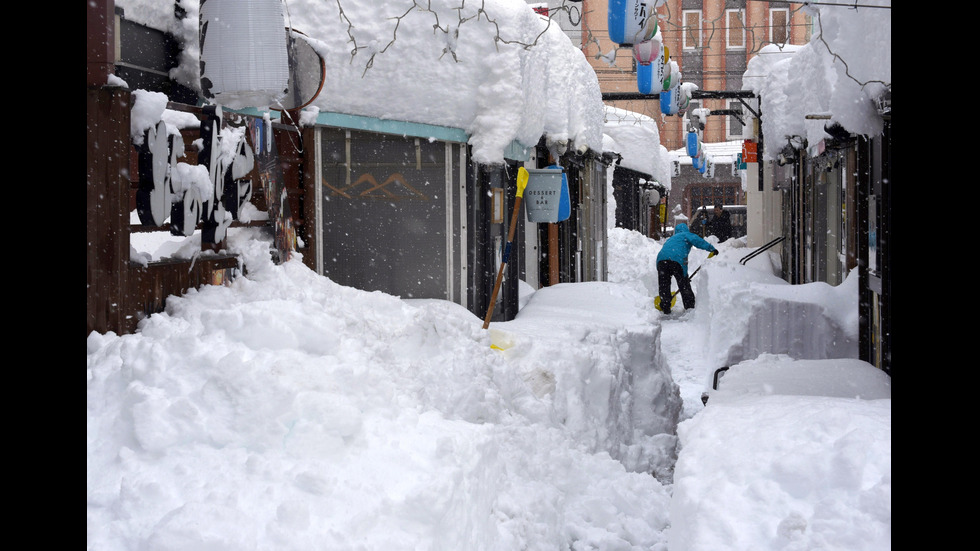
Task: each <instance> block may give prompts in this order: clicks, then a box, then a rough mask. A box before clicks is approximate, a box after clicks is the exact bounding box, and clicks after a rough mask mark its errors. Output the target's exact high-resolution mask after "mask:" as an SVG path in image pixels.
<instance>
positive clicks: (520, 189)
mask: <svg viewBox="0 0 980 551" xmlns="http://www.w3.org/2000/svg"><path fill="white" fill-rule="evenodd" d="M529 175H530V173H529V172H528V171H527V169H526V168H524V167H521V168H519V169H518V170H517V199H516V200H515V201H514V212H513V214H512V215H511V217H510V229H509V230H508V231H507V246H506V247H505V248H504V254H503V256H502V257H501V259H500V269H499V270H497V281H496V282H495V283H494V284H493V293H492V294H491V295H490V306H489V307H487V315H486V317H484V318H483V328H484V329H486V328H488V327H490V318H491V317H493V307H494V305H495V304H496V303H497V292H499V291H500V282H501V281H502V280H503V278H504V268H506V267H507V260H508V259H509V258H510V245H511V242H512V241H514V230H516V229H517V215H518V214H519V213H520V212H521V200H522V199H523V198H524V188H525V187H527V179H528V176H529Z"/></svg>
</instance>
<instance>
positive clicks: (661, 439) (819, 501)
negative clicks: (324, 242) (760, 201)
mask: <svg viewBox="0 0 980 551" xmlns="http://www.w3.org/2000/svg"><path fill="white" fill-rule="evenodd" d="M260 235H261V232H260V231H259V230H255V229H244V228H242V229H235V230H234V231H230V232H229V245H230V247H231V248H232V249H233V250H235V251H238V252H241V253H242V254H243V255H244V256H245V258H246V259H247V266H248V274H249V275H248V277H247V278H239V279H237V280H235V281H234V282H233V283H231V284H230V285H228V286H221V287H210V286H209V287H204V288H202V289H201V290H200V291H192V292H190V293H188V295H187V296H185V297H182V298H171V299H170V300H169V301H168V311H167V313H165V314H156V315H153V316H151V317H150V318H147V319H146V320H144V321H143V322H142V324H141V326H140V332H139V333H137V334H134V335H126V336H117V335H114V334H108V335H100V334H97V333H93V334H92V335H90V336H89V338H88V346H87V348H88V359H87V366H88V368H87V389H88V390H87V392H88V398H87V403H88V415H87V423H88V465H87V469H88V470H87V472H88V480H87V486H88V514H87V516H88V544H89V547H90V548H93V549H96V548H97V549H106V550H117V549H118V550H132V549H188V548H195V547H198V548H201V547H204V548H208V549H268V548H275V549H309V548H317V547H326V548H342V549H366V550H374V549H386V550H388V549H413V550H414V549H433V550H435V549H446V548H450V549H457V548H468V549H485V550H488V551H498V550H500V551H505V550H510V549H522V548H526V549H542V550H545V549H546V550H552V549H556V548H559V549H561V548H578V547H581V548H596V549H620V548H621V549H636V550H640V549H643V550H648V549H654V550H658V551H664V550H665V549H667V547H668V544H669V548H670V549H671V551H695V550H696V551H709V550H712V551H713V550H714V549H717V548H718V546H719V542H728V543H731V542H736V543H737V548H742V549H777V548H778V549H811V548H815V547H819V546H823V547H828V548H847V549H857V550H865V549H866V550H868V551H872V550H878V549H883V548H888V547H889V546H890V542H891V540H890V527H891V508H890V497H891V429H890V419H891V399H890V381H889V380H887V377H885V376H884V375H883V374H882V373H881V372H880V371H878V370H875V369H873V368H871V367H870V366H868V365H867V364H865V363H864V362H859V361H858V360H855V359H853V358H832V359H792V358H790V357H789V356H786V355H780V354H760V356H759V357H758V358H754V359H752V360H747V361H745V362H741V363H738V364H735V365H732V366H731V368H730V369H729V370H728V371H727V372H725V375H724V377H723V378H722V380H721V381H722V386H721V388H720V389H719V391H718V392H714V391H712V393H711V394H710V399H709V401H708V403H707V405H703V404H702V403H701V401H700V396H701V393H702V392H703V391H705V390H706V389H709V388H710V386H709V385H710V375H711V373H712V372H713V371H714V369H715V368H716V367H718V366H717V364H715V363H714V361H713V360H712V356H711V350H712V348H711V347H710V346H707V344H709V343H711V342H712V341H715V342H716V344H717V345H718V349H727V348H728V347H730V346H733V345H736V344H738V343H740V342H742V335H739V334H736V333H737V331H736V330H735V329H733V328H737V327H746V326H747V325H746V324H745V323H743V322H739V321H738V320H739V319H740V318H744V317H749V316H750V315H751V312H754V311H757V310H759V309H760V308H759V307H760V305H768V306H772V305H777V304H778V302H777V301H774V297H777V296H778V295H779V293H780V292H783V291H784V289H782V287H783V286H780V285H778V284H776V283H774V282H773V281H772V280H771V278H770V276H771V273H769V272H768V271H767V269H766V268H768V267H771V266H772V265H773V264H772V263H771V262H769V261H768V260H766V261H761V260H758V259H757V260H754V261H753V262H749V265H748V266H742V265H741V264H739V263H738V259H739V258H740V257H741V256H743V255H744V253H745V248H744V244H742V243H739V241H738V240H730V241H729V242H726V243H722V244H719V245H718V248H719V250H720V251H721V254H720V255H718V256H717V257H715V258H713V259H711V260H710V261H708V262H709V264H707V265H706V267H705V269H703V270H702V271H701V272H700V273H699V274H698V275H697V276H696V277H695V280H696V283H697V284H696V285H695V291H696V292H697V293H698V308H697V309H696V310H695V311H694V312H685V311H683V309H682V308H680V307H679V308H678V312H677V314H676V315H675V316H671V317H669V318H665V317H661V316H660V315H659V314H656V313H653V311H652V310H651V294H650V292H649V291H648V289H647V287H648V285H653V286H654V288H655V287H656V274H655V273H653V274H651V273H650V272H648V271H647V270H648V269H649V267H650V266H653V263H652V258H654V257H655V255H656V253H657V252H658V251H659V244H658V243H657V242H655V241H653V240H649V239H647V238H644V237H642V236H639V235H638V234H636V233H635V232H631V231H627V230H623V229H619V228H612V229H610V232H609V239H610V246H609V262H610V279H611V280H612V279H615V280H616V281H609V282H607V283H589V284H564V285H557V286H553V287H550V288H545V289H542V290H539V291H534V292H527V291H525V293H524V294H525V296H523V297H522V303H523V304H524V306H523V308H522V309H521V311H520V312H519V315H518V317H517V318H516V319H515V320H513V321H510V322H505V323H493V324H491V327H490V329H491V330H490V331H484V330H482V329H481V325H482V324H481V320H479V319H477V318H476V317H475V316H473V315H472V314H471V313H469V312H468V311H466V310H464V309H463V308H461V307H459V306H457V305H455V304H452V303H448V302H446V301H436V300H401V299H398V298H396V297H393V296H390V295H385V294H383V293H379V292H372V293H367V292H363V291H358V290H355V289H351V288H347V287H342V286H339V285H336V284H334V283H332V282H331V281H329V280H328V279H325V278H322V277H319V276H316V275H315V274H313V273H312V272H311V271H309V270H308V269H307V268H306V267H305V266H304V265H302V264H301V263H300V262H298V261H297V260H293V261H290V262H288V263H286V264H284V265H282V266H273V265H272V263H271V260H270V259H269V252H268V248H269V243H268V241H263V240H262V239H260V238H259V236H260ZM147 238H148V236H147ZM714 239H715V238H714V237H709V240H714ZM186 242H187V243H191V245H190V246H188V245H187V244H186V243H185V244H174V243H170V242H168V243H163V244H161V245H160V248H161V249H167V250H174V249H179V250H190V249H193V248H194V246H197V247H199V244H200V242H199V238H198V239H195V238H194V237H191V238H187V239H186ZM148 248H149V249H151V248H152V247H148V246H147V245H146V244H141V245H140V249H148ZM706 254H707V253H704V255H701V252H700V251H698V252H692V259H691V265H692V267H696V266H699V265H701V263H702V262H705V261H707V258H706ZM753 264H757V265H758V266H760V267H761V268H762V269H759V268H757V267H753ZM774 288H775V290H774ZM789 288H795V294H796V295H797V296H796V297H795V298H799V297H803V298H805V299H806V300H808V301H810V302H811V303H812V304H813V305H814V306H813V312H814V313H816V314H817V315H818V317H827V318H829V319H831V320H846V319H850V313H847V314H844V313H842V312H838V311H835V310H834V308H835V307H838V306H841V305H850V308H851V309H852V310H851V312H853V311H856V300H851V299H852V298H853V297H852V296H851V295H852V294H853V289H852V288H850V287H849V286H848V285H841V286H838V287H829V286H824V285H815V284H809V285H805V286H787V289H785V290H786V291H788V290H789ZM739 289H741V290H742V291H739ZM755 291H759V292H758V293H754V292H755ZM725 293H729V295H725ZM753 294H755V295H757V296H756V298H755V299H753V298H752V297H753ZM724 296H738V297H740V298H739V300H740V301H741V302H742V303H743V304H745V305H747V306H748V307H747V308H729V309H725V308H721V307H720V306H719V305H717V304H716V303H715V302H716V301H717V300H719V299H718V297H724ZM791 298H792V297H791ZM795 298H794V299H795ZM818 307H819V308H818ZM707 312H716V314H714V315H715V316H720V315H724V316H726V317H730V318H731V320H730V322H729V323H727V324H726V325H725V326H724V328H722V329H719V328H718V327H720V326H718V325H716V324H715V323H712V322H711V320H710V319H708V318H710V316H706V315H704V313H707ZM716 321H717V320H716ZM790 321H791V322H792V323H791V326H790V327H787V330H797V329H798V327H799V326H800V325H806V324H807V323H810V321H811V320H800V319H797V320H790ZM834 323H838V321H834ZM841 326H842V327H845V328H848V330H851V329H853V328H849V326H848V325H847V324H846V323H845V324H842V325H841ZM817 327H820V325H819V324H818V325H817ZM823 327H829V325H823ZM726 339H730V340H727V344H726ZM491 343H495V344H497V345H498V346H499V347H500V348H502V349H503V350H500V351H498V350H494V349H492V348H491ZM869 370H870V371H869ZM760 373H761V374H760ZM753 377H755V378H754V379H753ZM740 379H741V380H742V382H739V381H740ZM678 386H679V387H680V389H679V390H680V393H679V394H680V398H681V399H682V400H683V402H684V403H683V409H682V411H680V412H678V409H677V408H678V395H677V391H678V389H677V387H678ZM851 394H853V396H852V395H851ZM675 423H676V424H677V434H676V435H674V434H671V427H672V426H673V425H674V424H675ZM675 457H676V459H677V461H676V464H675V463H673V460H674V458H675ZM648 473H650V474H648Z"/></svg>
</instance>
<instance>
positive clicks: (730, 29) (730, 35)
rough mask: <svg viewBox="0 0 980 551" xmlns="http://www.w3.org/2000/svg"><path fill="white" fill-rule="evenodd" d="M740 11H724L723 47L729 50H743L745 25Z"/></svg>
mask: <svg viewBox="0 0 980 551" xmlns="http://www.w3.org/2000/svg"><path fill="white" fill-rule="evenodd" d="M743 17H744V15H743V14H742V10H725V20H726V22H727V25H726V26H725V47H726V48H728V49H729V50H744V49H745V24H744V22H743V21H744V20H743Z"/></svg>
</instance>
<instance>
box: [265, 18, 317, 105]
mask: <svg viewBox="0 0 980 551" xmlns="http://www.w3.org/2000/svg"><path fill="white" fill-rule="evenodd" d="M305 36H306V35H304V34H303V33H301V32H299V31H297V30H295V29H291V32H289V33H288V35H287V47H286V53H287V57H288V60H289V80H288V84H287V86H286V95H285V96H284V97H283V98H282V99H281V100H280V102H279V103H280V105H278V106H277V107H273V108H272V109H274V110H276V111H293V110H296V109H302V108H304V107H306V106H307V105H309V104H310V103H312V102H313V100H315V99H316V97H317V96H319V95H320V90H322V89H323V83H324V81H325V79H326V76H327V66H326V63H324V61H323V58H322V57H320V54H318V53H316V50H314V49H313V46H310V43H309V42H308V41H307V40H306V38H304V37H305Z"/></svg>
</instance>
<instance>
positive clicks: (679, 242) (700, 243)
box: [657, 224, 718, 276]
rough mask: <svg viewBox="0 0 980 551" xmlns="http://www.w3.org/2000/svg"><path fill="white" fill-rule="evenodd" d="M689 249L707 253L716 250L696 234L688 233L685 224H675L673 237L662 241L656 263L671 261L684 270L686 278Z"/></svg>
mask: <svg viewBox="0 0 980 551" xmlns="http://www.w3.org/2000/svg"><path fill="white" fill-rule="evenodd" d="M691 247H697V248H699V249H704V250H706V251H708V252H714V251H717V250H718V249H716V248H714V246H712V245H711V243H708V242H707V241H705V240H704V239H701V238H700V237H699V236H698V234H696V233H691V232H690V231H688V229H687V224H677V227H675V228H674V235H672V236H670V238H669V239H667V241H664V246H663V247H661V248H660V252H659V253H657V262H660V261H661V260H673V261H674V262H677V263H678V264H680V265H681V267H682V268H684V275H685V276H686V275H687V255H689V254H690V253H691Z"/></svg>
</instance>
